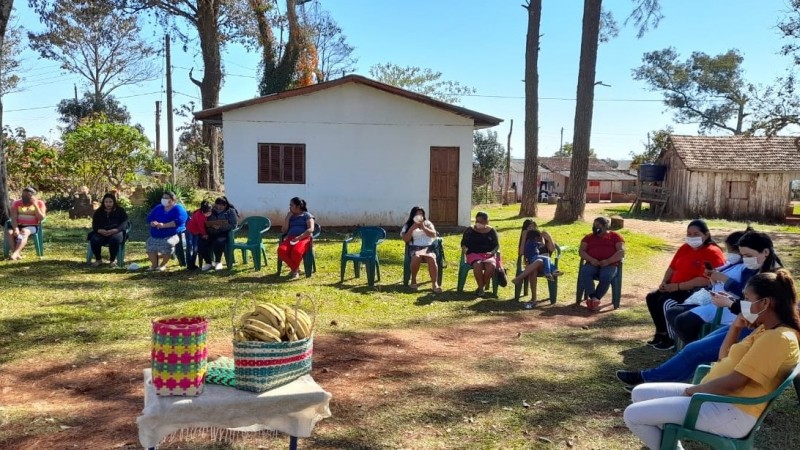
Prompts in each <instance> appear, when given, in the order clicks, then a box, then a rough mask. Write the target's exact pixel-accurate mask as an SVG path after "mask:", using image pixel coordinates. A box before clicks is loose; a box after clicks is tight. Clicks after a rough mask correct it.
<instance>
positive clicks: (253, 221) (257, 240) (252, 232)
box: [225, 216, 272, 272]
mask: <svg viewBox="0 0 800 450" xmlns="http://www.w3.org/2000/svg"><path fill="white" fill-rule="evenodd" d="M245 227H247V242H236V233H237V232H238V231H239V230H241V229H243V228H245ZM271 227H272V222H270V221H269V219H268V218H266V217H261V216H250V217H247V218H245V219H244V220H243V221H242V222H241V223H240V224H239V226H237V227H236V228H234V229H232V230H230V231H228V247H227V248H226V249H225V259H226V261H227V262H228V269H230V268H232V267H233V264H234V262H235V261H234V256H233V255H234V252H235V251H236V250H241V252H242V262H243V263H245V264H247V252H252V253H253V265H254V266H255V270H256V272H258V271H260V270H261V258H262V257H263V258H264V265H267V249H266V246H264V233H266V232H267V231H269V229H270V228H271Z"/></svg>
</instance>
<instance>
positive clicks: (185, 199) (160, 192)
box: [145, 183, 194, 209]
mask: <svg viewBox="0 0 800 450" xmlns="http://www.w3.org/2000/svg"><path fill="white" fill-rule="evenodd" d="M168 191H172V192H174V193H175V195H176V196H177V197H178V203H181V204H183V205H184V206H186V205H188V204H189V202H190V201H191V200H192V197H193V196H194V189H192V188H191V187H187V186H181V185H179V184H172V183H166V184H164V185H161V186H151V187H149V188H147V192H146V193H145V204H146V205H148V206H149V207H150V208H151V209H152V208H154V207H155V206H156V205H158V204H159V203H161V197H163V196H164V192H168Z"/></svg>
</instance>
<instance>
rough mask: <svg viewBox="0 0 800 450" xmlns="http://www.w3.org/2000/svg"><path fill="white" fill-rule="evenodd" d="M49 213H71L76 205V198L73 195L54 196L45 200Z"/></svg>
mask: <svg viewBox="0 0 800 450" xmlns="http://www.w3.org/2000/svg"><path fill="white" fill-rule="evenodd" d="M45 204H46V205H47V211H48V212H50V211H69V210H70V209H72V207H73V206H74V205H75V198H74V197H73V196H72V195H71V194H64V193H59V194H53V195H51V196H50V197H48V198H47V199H46V200H45Z"/></svg>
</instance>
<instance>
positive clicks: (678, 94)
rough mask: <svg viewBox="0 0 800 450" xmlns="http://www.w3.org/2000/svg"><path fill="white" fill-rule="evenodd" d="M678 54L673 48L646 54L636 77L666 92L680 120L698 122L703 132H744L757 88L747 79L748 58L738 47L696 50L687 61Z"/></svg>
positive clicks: (665, 102) (670, 106)
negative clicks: (709, 51)
mask: <svg viewBox="0 0 800 450" xmlns="http://www.w3.org/2000/svg"><path fill="white" fill-rule="evenodd" d="M678 57H679V55H678V52H677V51H676V50H675V49H674V48H672V47H670V48H666V49H664V50H657V51H653V52H648V53H645V54H644V56H643V57H642V62H643V64H642V65H641V66H639V67H637V68H636V69H633V78H634V79H635V80H640V81H644V82H645V83H647V85H648V88H649V89H650V90H651V91H657V92H661V93H662V94H663V96H664V104H665V105H666V106H667V107H668V108H671V109H673V110H675V121H676V122H678V123H698V124H699V126H700V132H707V131H713V130H726V131H729V132H732V133H734V134H741V133H742V132H743V130H744V120H745V118H746V117H747V116H748V115H750V111H749V107H750V105H749V104H748V101H749V100H750V97H751V96H753V93H754V91H755V87H754V86H753V85H752V84H749V83H747V82H745V80H744V73H743V71H742V61H743V60H744V57H743V56H742V55H741V54H739V51H738V50H736V49H732V50H728V51H727V52H726V53H722V54H719V55H716V56H709V55H707V54H705V53H702V52H693V53H692V55H691V56H690V57H689V58H688V59H686V61H679V60H678ZM746 108H748V109H746ZM730 122H733V123H730Z"/></svg>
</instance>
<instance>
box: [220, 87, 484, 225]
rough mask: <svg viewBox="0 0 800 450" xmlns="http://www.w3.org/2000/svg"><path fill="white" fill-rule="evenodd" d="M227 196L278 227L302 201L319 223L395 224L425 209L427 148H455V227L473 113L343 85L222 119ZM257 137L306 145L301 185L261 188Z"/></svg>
mask: <svg viewBox="0 0 800 450" xmlns="http://www.w3.org/2000/svg"><path fill="white" fill-rule="evenodd" d="M223 127H224V128H223V133H224V141H225V156H224V158H225V192H226V195H227V196H228V198H229V199H230V200H231V202H233V203H234V204H235V205H236V207H237V208H238V209H239V211H240V212H241V213H242V214H243V215H245V216H247V215H266V216H267V217H269V218H270V220H272V221H273V224H274V225H276V226H279V225H281V224H282V222H283V218H284V216H285V215H286V212H287V209H288V202H289V199H290V198H292V197H295V196H298V197H302V198H304V199H305V200H306V201H307V202H308V206H309V211H310V212H311V213H312V214H314V215H315V216H316V217H317V218H318V219H319V221H320V224H321V225H322V226H323V227H324V226H350V225H386V226H400V225H401V224H402V223H403V222H404V221H405V220H406V218H407V215H408V212H409V210H410V208H411V207H412V206H414V205H420V206H422V207H424V208H426V209H427V208H428V199H429V195H430V194H429V184H428V181H429V178H430V147H432V146H443V147H459V148H460V155H459V165H460V170H459V203H458V224H459V225H462V226H468V225H469V223H470V208H471V191H472V185H471V183H472V131H473V123H472V120H471V119H468V118H465V117H461V116H458V115H456V114H452V113H449V112H446V111H443V110H440V109H437V108H433V107H430V106H427V105H424V104H422V103H419V102H415V101H411V100H408V99H405V98H402V97H399V96H396V95H392V94H388V93H385V92H383V91H379V90H376V89H373V88H370V87H366V86H363V85H358V84H354V83H348V84H344V85H341V86H336V87H332V88H328V89H324V90H321V91H317V92H315V93H312V94H309V95H305V96H297V97H291V98H288V99H283V100H278V101H273V102H267V103H264V104H261V105H254V106H250V107H246V108H241V109H237V110H234V111H230V112H227V113H225V114H224V115H223ZM258 143H292V144H305V146H306V183H305V184H259V183H258V173H257V169H258Z"/></svg>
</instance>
